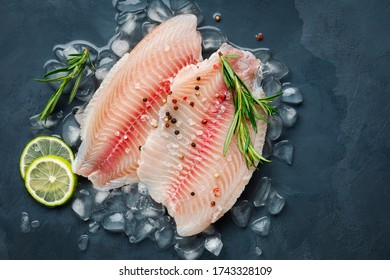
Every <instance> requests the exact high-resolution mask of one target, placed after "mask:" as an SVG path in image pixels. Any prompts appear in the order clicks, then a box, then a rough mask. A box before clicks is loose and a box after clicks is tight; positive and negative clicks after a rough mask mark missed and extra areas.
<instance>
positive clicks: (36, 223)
mask: <svg viewBox="0 0 390 280" xmlns="http://www.w3.org/2000/svg"><path fill="white" fill-rule="evenodd" d="M40 225H41V223H40V222H39V221H38V220H34V221H32V222H31V227H32V228H39V226H40Z"/></svg>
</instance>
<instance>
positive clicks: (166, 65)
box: [73, 15, 202, 189]
mask: <svg viewBox="0 0 390 280" xmlns="http://www.w3.org/2000/svg"><path fill="white" fill-rule="evenodd" d="M196 26H197V18H196V17H195V16H194V15H180V16H176V17H173V18H171V19H169V20H167V21H166V22H164V23H162V24H161V25H159V26H158V27H156V28H155V29H154V30H153V31H151V32H150V33H149V34H148V35H146V37H145V38H143V40H141V42H139V43H138V45H137V46H136V47H135V48H134V49H133V50H132V51H131V52H130V53H128V54H125V55H124V56H123V57H122V58H121V59H120V60H119V61H118V62H117V63H116V64H115V65H114V67H113V68H112V69H111V71H110V72H109V74H108V75H107V77H106V78H105V79H104V81H103V82H102V84H101V86H100V87H99V89H98V90H97V91H96V93H95V95H94V97H93V99H92V100H91V101H90V103H89V104H88V106H87V107H86V109H85V111H84V112H83V113H82V115H81V116H78V119H81V139H82V143H81V146H80V148H79V151H78V153H77V156H76V159H75V161H74V164H73V171H74V172H75V173H77V174H79V175H82V176H84V177H88V179H89V180H90V181H92V183H93V185H94V187H95V188H98V189H112V188H116V187H120V186H123V185H124V184H130V183H133V182H137V181H138V176H137V173H136V170H137V168H138V160H139V155H140V150H141V147H142V146H143V145H144V144H145V142H146V138H147V137H148V135H149V132H150V131H151V130H154V129H156V127H157V125H158V112H159V109H160V107H161V106H162V105H163V104H164V101H165V99H166V98H167V96H168V94H169V93H170V91H171V89H170V84H171V81H172V79H173V78H174V77H175V75H176V74H177V73H178V71H179V70H180V69H182V68H183V67H185V66H186V65H189V64H193V63H197V62H199V61H201V60H202V55H201V37H200V34H199V33H198V32H197V30H196ZM165 102H166V101H165Z"/></svg>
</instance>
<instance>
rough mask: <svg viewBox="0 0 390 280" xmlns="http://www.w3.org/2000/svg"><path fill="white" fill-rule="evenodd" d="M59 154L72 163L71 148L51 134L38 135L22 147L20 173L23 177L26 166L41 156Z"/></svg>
mask: <svg viewBox="0 0 390 280" xmlns="http://www.w3.org/2000/svg"><path fill="white" fill-rule="evenodd" d="M47 155H54V156H59V157H62V158H64V159H66V160H67V161H69V162H70V163H73V160H74V155H73V152H72V150H71V149H70V148H69V147H68V145H66V144H65V142H63V141H62V140H61V139H59V138H57V137H53V136H39V137H37V138H34V139H33V140H31V141H30V142H29V143H28V144H27V145H26V147H25V148H24V150H23V152H22V155H21V156H20V162H19V167H20V175H22V178H23V179H24V178H25V176H26V170H27V168H28V166H29V165H30V164H31V163H32V162H33V161H34V160H35V159H37V158H39V157H41V156H47Z"/></svg>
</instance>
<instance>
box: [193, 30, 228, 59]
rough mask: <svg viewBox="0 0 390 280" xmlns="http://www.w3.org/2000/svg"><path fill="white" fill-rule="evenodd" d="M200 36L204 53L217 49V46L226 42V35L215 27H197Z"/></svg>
mask: <svg viewBox="0 0 390 280" xmlns="http://www.w3.org/2000/svg"><path fill="white" fill-rule="evenodd" d="M198 31H199V32H200V35H201V36H202V49H203V51H204V52H206V53H211V52H214V51H216V50H218V49H219V47H220V46H221V45H222V44H223V43H226V42H227V38H226V36H225V35H224V34H223V33H222V31H221V30H219V29H218V28H216V27H213V26H204V27H200V28H198Z"/></svg>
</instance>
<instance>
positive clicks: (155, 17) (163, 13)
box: [146, 0, 173, 23]
mask: <svg viewBox="0 0 390 280" xmlns="http://www.w3.org/2000/svg"><path fill="white" fill-rule="evenodd" d="M146 13H147V15H148V18H149V19H150V20H151V21H153V22H159V23H161V22H164V21H166V20H167V19H169V18H171V17H172V16H173V12H172V11H171V9H170V8H169V7H168V6H167V5H166V4H165V3H164V2H163V1H162V0H152V1H151V2H150V3H149V6H148V8H147V9H146Z"/></svg>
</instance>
